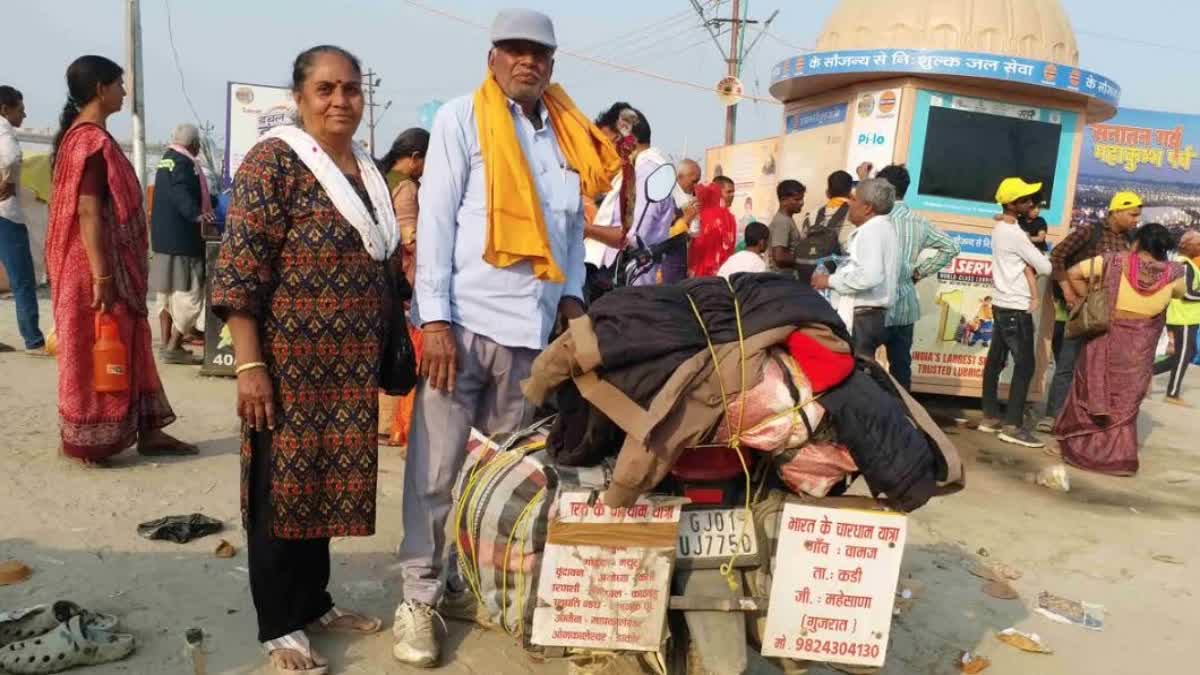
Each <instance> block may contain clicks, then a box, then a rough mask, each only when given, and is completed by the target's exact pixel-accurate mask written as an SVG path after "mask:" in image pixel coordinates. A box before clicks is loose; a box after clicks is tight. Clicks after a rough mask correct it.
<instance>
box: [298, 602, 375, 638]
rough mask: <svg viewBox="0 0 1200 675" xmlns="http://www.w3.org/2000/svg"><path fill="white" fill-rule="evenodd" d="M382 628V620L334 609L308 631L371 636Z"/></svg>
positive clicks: (311, 625)
mask: <svg viewBox="0 0 1200 675" xmlns="http://www.w3.org/2000/svg"><path fill="white" fill-rule="evenodd" d="M381 628H383V620H382V619H377V618H375V617H371V616H367V615H365V614H359V613H358V612H353V611H349V610H345V609H340V608H338V607H334V608H332V609H330V610H329V611H328V612H325V615H324V616H322V617H321V618H320V619H317V621H316V622H315V623H313V624H310V625H309V627H308V629H309V630H311V631H316V632H325V633H343V634H347V635H371V634H372V633H378V632H379V629H381Z"/></svg>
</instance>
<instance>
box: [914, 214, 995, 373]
mask: <svg viewBox="0 0 1200 675" xmlns="http://www.w3.org/2000/svg"><path fill="white" fill-rule="evenodd" d="M946 234H947V235H948V236H949V237H951V238H952V239H954V241H955V242H956V243H957V244H958V246H959V248H960V249H961V250H960V252H959V254H958V256H957V257H955V258H954V259H953V260H951V261H950V264H949V265H947V266H946V267H944V268H943V269H942V270H941V271H940V272H939V273H938V275H937V278H936V279H933V278H930V279H925V280H922V281H921V282H920V283H918V284H917V295H918V298H919V299H920V302H921V318H920V319H919V320H918V321H917V323H916V325H915V326H914V327H913V348H912V360H913V363H912V368H913V378H914V379H919V380H921V381H923V382H925V383H932V384H938V385H945V386H956V387H963V388H975V387H980V386H982V381H983V365H984V363H985V362H986V361H987V352H988V347H990V346H991V343H992V339H993V337H994V326H995V324H994V321H995V316H994V313H993V311H994V310H993V307H992V293H993V289H992V238H991V236H989V235H986V234H973V233H969V232H953V231H947V232H946ZM1011 375H1012V363H1011V360H1010V363H1009V366H1008V367H1007V368H1006V369H1005V371H1004V372H1003V373H1002V374H1001V376H1000V379H1001V382H1008V381H1009V379H1011Z"/></svg>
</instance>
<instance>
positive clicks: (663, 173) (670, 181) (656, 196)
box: [646, 164, 675, 202]
mask: <svg viewBox="0 0 1200 675" xmlns="http://www.w3.org/2000/svg"><path fill="white" fill-rule="evenodd" d="M674 189H675V166H674V165H672V164H663V165H662V166H660V167H658V168H657V169H655V170H654V171H653V172H651V173H650V175H649V176H647V177H646V199H647V200H649V201H652V202H661V201H663V200H665V199H666V198H668V197H670V196H671V192H672V191H673V190H674Z"/></svg>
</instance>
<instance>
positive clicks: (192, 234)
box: [150, 124, 213, 365]
mask: <svg viewBox="0 0 1200 675" xmlns="http://www.w3.org/2000/svg"><path fill="white" fill-rule="evenodd" d="M199 154H200V130H199V129H197V128H196V125H194V124H180V125H179V126H178V127H176V128H175V133H174V134H173V135H172V137H171V145H170V147H168V148H167V151H166V152H164V153H163V156H162V160H161V161H159V163H158V171H157V172H156V173H155V174H154V203H153V208H152V209H151V211H150V239H151V248H152V250H153V251H154V257H153V259H152V260H151V261H150V287H151V288H153V289H154V290H155V292H156V293H157V294H158V308H159V313H158V316H159V321H160V322H161V324H162V341H163V348H162V358H163V360H164V361H166V362H167V363H176V364H185V365H193V364H197V363H199V360H198V359H197V358H196V357H194V356H193V355H192V353H191V352H189V351H187V350H186V349H184V347H183V342H184V339H185V338H187V337H188V336H190V335H192V334H193V333H194V332H203V329H204V236H203V232H202V231H201V228H202V227H203V226H204V225H205V224H208V223H211V222H212V219H213V215H212V214H213V208H212V201H211V199H210V198H209V194H208V181H207V180H205V177H204V170H203V168H202V167H201V164H200V159H199V157H198V155H199Z"/></svg>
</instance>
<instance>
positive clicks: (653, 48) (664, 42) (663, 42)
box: [611, 23, 708, 61]
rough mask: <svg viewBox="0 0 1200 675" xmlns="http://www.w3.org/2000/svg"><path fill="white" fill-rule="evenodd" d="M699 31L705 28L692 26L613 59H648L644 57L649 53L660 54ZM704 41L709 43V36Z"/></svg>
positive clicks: (696, 24) (696, 25)
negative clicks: (674, 43) (666, 48)
mask: <svg viewBox="0 0 1200 675" xmlns="http://www.w3.org/2000/svg"><path fill="white" fill-rule="evenodd" d="M697 31H701V32H703V31H704V26H703V25H701V24H699V23H695V24H692V25H690V26H687V27H686V28H684V29H683V30H682V31H677V32H675V33H672V34H670V35H666V36H663V37H661V38H656V39H655V41H654V42H651V43H649V44H644V45H641V46H638V47H633V48H631V49H629V50H628V51H626V52H623V53H621V54H619V55H618V54H615V55H612V57H611V58H613V60H619V61H628V60H629V59H630V58H631V57H634V56H637V57H639V58H646V57H644V56H642V55H644V54H646V53H647V52H659V51H661V50H662V49H663V47H670V46H673V45H671V42H672V41H674V40H677V39H679V38H682V37H686V36H688V35H689V34H696V33H697ZM704 41H705V42H707V41H708V35H707V34H705V37H704Z"/></svg>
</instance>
